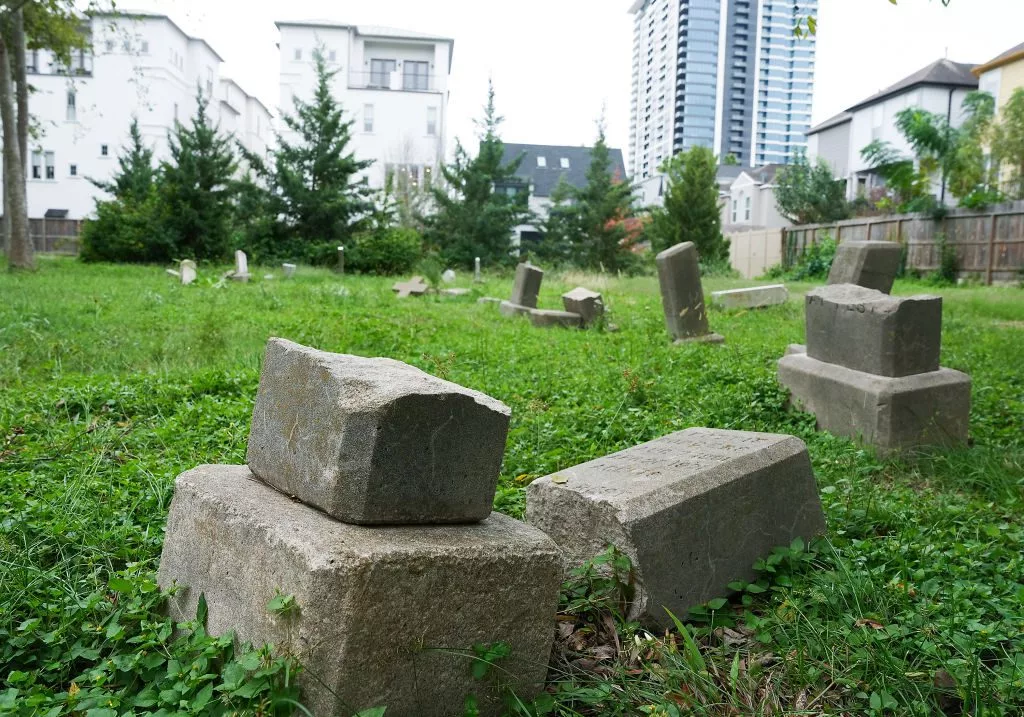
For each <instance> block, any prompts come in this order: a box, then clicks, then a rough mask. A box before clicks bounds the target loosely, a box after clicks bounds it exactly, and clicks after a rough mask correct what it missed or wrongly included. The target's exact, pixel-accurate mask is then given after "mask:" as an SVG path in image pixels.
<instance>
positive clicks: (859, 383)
mask: <svg viewBox="0 0 1024 717" xmlns="http://www.w3.org/2000/svg"><path fill="white" fill-rule="evenodd" d="M779 383H781V384H782V385H783V386H785V387H786V388H788V389H789V391H790V392H791V394H792V402H793V404H794V405H796V406H797V407H798V408H801V409H802V410H805V411H807V412H808V413H813V414H814V416H815V418H816V419H817V423H818V427H819V428H821V429H824V430H826V431H829V432H830V433H834V434H836V435H837V436H845V437H847V438H852V439H854V440H857V441H860V442H861V443H864V444H867V445H870V446H874V447H875V448H876V449H877V450H878V452H879V453H881V454H883V455H885V454H887V453H892V452H896V451H902V450H913V449H919V448H925V447H928V446H962V445H966V443H967V426H968V420H969V418H970V413H971V378H970V376H968V375H967V374H965V373H961V372H960V371H954V370H952V369H948V368H940V369H939V370H938V371H931V372H929V373H919V374H914V375H912V376H903V377H899V378H889V377H885V376H874V375H872V374H869V373H863V372H861V371H854V370H852V369H849V368H846V367H845V366H837V365H835V364H830V363H824V362H823V361H819V360H817V359H815V358H812V357H810V356H808V355H807V354H800V353H794V354H790V355H788V356H784V357H783V358H781V359H780V360H779Z"/></svg>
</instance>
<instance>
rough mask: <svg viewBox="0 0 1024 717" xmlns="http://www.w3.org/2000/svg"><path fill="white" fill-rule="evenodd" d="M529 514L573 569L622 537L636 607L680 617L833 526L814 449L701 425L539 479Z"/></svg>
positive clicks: (639, 612) (659, 617)
mask: <svg viewBox="0 0 1024 717" xmlns="http://www.w3.org/2000/svg"><path fill="white" fill-rule="evenodd" d="M526 519H527V522H529V523H530V524H531V525H535V526H537V527H538V528H540V529H541V530H543V531H544V532H545V533H547V534H548V535H549V536H551V538H552V539H554V541H555V543H557V544H558V545H559V547H560V548H561V549H562V552H563V558H564V561H565V566H566V568H567V569H568V568H571V567H573V566H576V565H579V564H581V563H583V562H585V561H586V560H588V559H589V558H591V557H593V556H594V555H596V554H598V553H600V552H601V551H602V550H604V549H605V547H606V546H607V545H608V544H612V545H615V546H616V547H617V548H619V549H620V550H622V551H623V552H625V553H626V554H627V555H629V557H630V558H631V559H632V561H633V567H634V568H635V569H636V571H637V577H638V580H639V589H638V591H637V599H636V601H635V604H634V606H633V610H632V614H633V615H634V616H641V617H642V618H643V619H644V620H645V621H647V622H649V623H654V624H657V625H669V624H670V618H669V617H668V615H667V614H666V613H665V610H664V608H668V609H669V610H671V611H672V612H673V613H674V614H675V615H676V616H678V617H680V618H681V617H683V615H684V614H685V613H686V612H687V611H688V610H689V609H690V608H692V607H695V606H697V605H699V604H700V603H703V602H706V601H707V600H709V599H711V598H714V597H719V596H724V595H726V594H728V592H729V589H728V584H729V583H730V582H732V581H734V580H740V579H748V580H749V579H753V577H754V572H753V569H752V566H753V564H754V562H755V561H756V560H757V559H758V558H760V557H763V556H764V555H766V554H768V553H770V552H771V550H772V548H774V547H776V546H779V545H789V544H790V542H791V541H792V540H793V538H795V537H797V536H801V537H804V538H810V537H812V536H814V535H816V534H818V533H821V532H822V531H823V530H824V527H825V523H824V516H823V514H822V510H821V504H820V502H819V500H818V493H817V488H816V486H815V482H814V473H813V471H812V470H811V463H810V459H809V458H808V455H807V448H806V447H805V446H804V444H803V442H802V441H800V440H799V439H797V438H794V437H792V436H783V435H775V434H768V433H749V432H746V431H723V430H714V429H708V428H691V429H688V430H685V431H679V432H678V433H673V434H670V435H668V436H665V437H663V438H659V439H657V440H655V441H651V442H650V443H645V444H643V445H639V446H636V447H634V448H630V449H628V450H625V451H622V452H620V453H615V454H613V455H610V456H606V457H604V458H599V459H597V460H595V461H590V462H589V463H584V464H582V465H578V466H575V467H574V468H568V469H566V470H562V471H559V472H558V473H556V474H554V475H550V476H546V477H544V478H540V479H538V480H536V481H534V482H533V483H531V484H530V486H529V488H527V492H526Z"/></svg>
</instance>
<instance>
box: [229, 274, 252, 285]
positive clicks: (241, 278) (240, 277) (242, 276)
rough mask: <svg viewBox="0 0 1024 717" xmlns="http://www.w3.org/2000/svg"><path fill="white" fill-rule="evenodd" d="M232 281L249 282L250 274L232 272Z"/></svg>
mask: <svg viewBox="0 0 1024 717" xmlns="http://www.w3.org/2000/svg"><path fill="white" fill-rule="evenodd" d="M231 281H240V282H242V283H243V284H248V283H249V274H232V275H231Z"/></svg>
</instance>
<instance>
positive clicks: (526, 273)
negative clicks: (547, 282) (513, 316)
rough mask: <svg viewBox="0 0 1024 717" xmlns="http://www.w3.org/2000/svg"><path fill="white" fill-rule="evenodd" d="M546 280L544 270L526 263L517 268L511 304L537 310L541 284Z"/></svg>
mask: <svg viewBox="0 0 1024 717" xmlns="http://www.w3.org/2000/svg"><path fill="white" fill-rule="evenodd" d="M543 279H544V270H543V269H540V268H539V267H536V266H534V265H533V264H530V263H529V262H525V263H523V264H520V265H519V266H517V267H516V279H515V283H514V284H513V285H512V298H511V299H509V302H510V303H512V304H515V305H517V306H525V307H526V308H528V309H536V308H537V295H538V294H540V283H541V281H542V280H543Z"/></svg>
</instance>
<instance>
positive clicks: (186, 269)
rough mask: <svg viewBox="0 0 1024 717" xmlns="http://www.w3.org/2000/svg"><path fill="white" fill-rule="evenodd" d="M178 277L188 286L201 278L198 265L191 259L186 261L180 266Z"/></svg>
mask: <svg viewBox="0 0 1024 717" xmlns="http://www.w3.org/2000/svg"><path fill="white" fill-rule="evenodd" d="M178 275H179V276H180V277H181V283H182V284H184V285H186V286H188V285H189V284H191V283H192V282H194V281H195V280H196V278H198V276H199V271H198V269H197V268H196V263H195V262H194V261H192V260H191V259H185V260H184V261H182V262H181V264H179V265H178Z"/></svg>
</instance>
